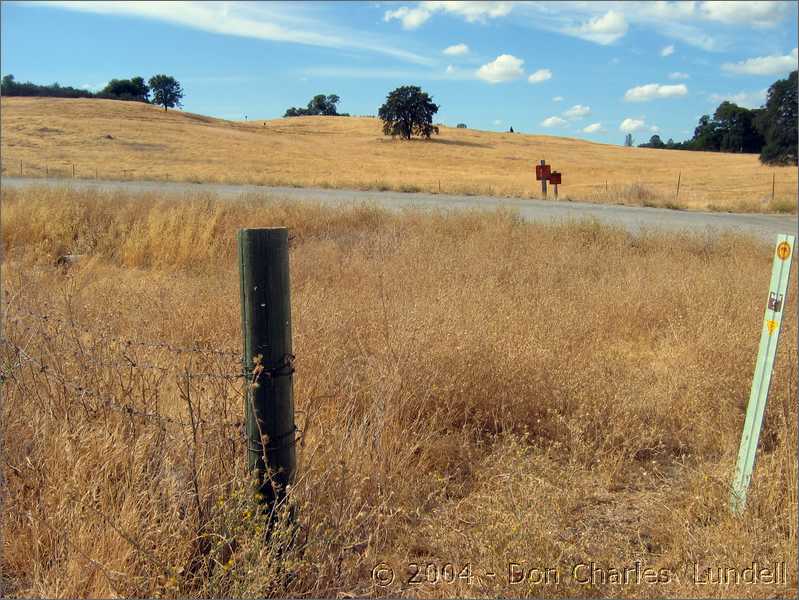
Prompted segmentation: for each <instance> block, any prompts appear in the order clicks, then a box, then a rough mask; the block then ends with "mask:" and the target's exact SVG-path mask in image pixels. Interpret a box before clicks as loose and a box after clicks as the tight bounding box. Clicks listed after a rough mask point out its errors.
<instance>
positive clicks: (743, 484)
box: [730, 235, 794, 514]
mask: <svg viewBox="0 0 799 600" xmlns="http://www.w3.org/2000/svg"><path fill="white" fill-rule="evenodd" d="M793 249H794V236H792V235H779V236H777V245H776V247H775V250H774V266H773V267H772V269H771V283H770V284H769V295H768V301H767V303H766V314H765V317H764V318H763V326H762V329H761V332H760V348H759V350H758V352H757V362H756V363H755V375H754V378H753V379H752V389H751V391H750V393H749V404H748V405H747V408H746V420H745V422H744V429H743V433H742V435H741V447H740V449H739V450H738V463H737V464H736V467H735V480H734V481H733V484H732V493H731V495H730V507H731V509H732V511H733V512H734V513H736V514H740V513H742V512H743V510H744V508H745V507H746V493H747V491H748V490H749V482H750V480H751V478H752V469H753V468H754V464H755V454H756V453H757V442H758V440H759V439H760V429H761V427H762V425H763V414H764V413H765V410H766V402H767V401H768V389H769V385H770V384H771V373H772V371H773V369H774V357H775V356H776V353H777V340H778V339H779V335H780V324H781V323H782V313H783V308H784V307H785V295H786V293H787V289H788V276H789V275H790V272H791V258H792V255H793Z"/></svg>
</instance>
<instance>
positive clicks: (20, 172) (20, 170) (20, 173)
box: [19, 161, 22, 177]
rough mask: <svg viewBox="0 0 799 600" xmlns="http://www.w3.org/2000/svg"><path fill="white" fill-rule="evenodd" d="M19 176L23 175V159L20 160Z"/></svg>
mask: <svg viewBox="0 0 799 600" xmlns="http://www.w3.org/2000/svg"><path fill="white" fill-rule="evenodd" d="M19 176H20V177H22V161H19Z"/></svg>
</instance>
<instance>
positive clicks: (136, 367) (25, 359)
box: [0, 309, 247, 435]
mask: <svg viewBox="0 0 799 600" xmlns="http://www.w3.org/2000/svg"><path fill="white" fill-rule="evenodd" d="M11 324H14V327H13V329H14V331H13V332H6V326H7V325H11ZM3 326H4V329H3V335H2V336H0V347H3V348H5V349H6V351H7V352H8V353H10V355H11V357H10V359H7V360H6V361H4V364H0V382H8V381H10V380H14V381H17V380H18V373H19V371H20V369H22V368H23V367H25V366H27V367H29V368H31V369H32V370H33V371H34V372H37V373H41V374H43V375H44V376H45V377H46V378H50V377H52V378H53V379H54V380H55V381H57V382H58V383H59V384H60V385H62V386H63V387H64V388H66V389H68V390H70V391H71V392H73V393H74V394H76V395H77V399H78V401H79V402H81V404H82V405H83V406H84V408H85V409H86V410H87V411H90V412H93V413H97V412H99V411H101V410H103V409H105V410H110V411H113V412H117V413H120V414H123V415H127V416H131V417H139V418H143V419H147V420H150V421H155V422H157V423H159V425H160V426H161V427H162V428H165V427H166V425H167V424H169V425H177V426H180V427H185V426H187V425H190V423H188V422H184V421H181V420H179V419H176V418H173V417H169V416H166V415H163V414H161V413H159V412H152V411H151V410H142V409H141V408H137V407H136V406H134V405H133V404H132V402H130V401H125V399H124V398H120V396H119V395H118V394H116V393H114V392H112V391H110V390H106V391H100V390H98V389H97V387H96V386H95V387H93V386H92V385H91V384H90V383H87V382H86V381H78V380H76V379H74V378H71V377H69V376H68V375H66V374H65V372H64V371H65V369H64V362H61V363H58V362H56V361H55V360H52V361H50V360H47V359H46V358H44V356H42V354H41V353H39V354H37V352H36V351H35V350H32V349H30V346H36V345H41V344H37V342H38V343H41V342H46V341H51V340H53V341H56V340H58V341H62V340H66V341H67V342H69V341H71V340H70V339H69V338H64V337H63V335H62V334H63V332H64V331H69V330H71V331H75V332H79V333H82V334H85V335H86V336H88V337H90V340H91V341H90V342H85V341H84V343H85V347H84V345H83V344H82V343H81V341H80V340H75V342H76V350H78V352H76V355H79V356H80V358H79V360H78V363H79V364H80V365H81V366H83V367H84V368H85V367H87V366H91V367H96V368H102V369H108V370H110V371H111V372H112V373H113V372H116V373H130V374H133V373H139V374H142V375H143V374H144V373H147V372H150V373H155V374H157V377H158V379H157V380H150V381H148V382H146V385H152V384H155V383H161V382H162V381H163V380H164V378H165V377H168V376H169V375H173V376H174V377H175V380H176V381H177V383H178V385H179V386H180V384H181V382H183V383H185V385H186V389H187V390H188V389H189V388H188V386H189V385H190V382H191V381H193V380H210V381H215V382H217V384H218V385H219V386H220V387H219V388H218V389H219V391H220V392H222V393H223V394H224V395H225V396H228V395H230V396H232V397H234V398H242V397H243V395H244V392H245V386H246V383H247V382H246V375H245V373H244V370H243V367H242V365H241V353H240V352H237V351H235V350H232V349H228V348H224V349H216V348H213V347H208V346H213V344H212V343H211V342H208V341H203V342H192V343H191V345H189V346H179V345H176V344H173V343H171V342H167V341H158V340H144V339H136V338H125V337H119V336H113V335H109V334H108V333H107V332H101V331H97V330H96V329H93V328H91V327H88V326H86V325H83V324H81V323H78V322H76V321H75V320H74V319H69V318H66V317H64V316H61V315H55V314H45V313H36V312H33V311H29V310H25V309H15V314H13V315H4V318H3ZM53 329H54V330H53ZM7 333H13V334H14V335H13V337H14V338H15V339H14V340H12V339H11V338H10V336H9V335H7ZM22 339H25V340H26V341H25V342H22V341H21V340H22ZM100 345H102V347H99V346H100ZM114 345H116V346H117V347H116V348H115V347H114ZM89 346H91V347H90V348H89ZM87 349H88V350H94V351H95V353H97V352H99V353H101V354H100V356H93V355H90V356H87V352H86V350H87ZM137 349H141V350H144V351H147V350H154V351H157V352H163V353H167V354H170V355H174V354H177V355H183V356H189V357H192V358H191V359H190V361H189V364H187V365H182V366H181V365H174V364H171V365H161V364H157V363H156V362H153V361H152V360H147V359H142V358H140V357H138V356H136V352H135V350H137ZM48 352H50V353H52V352H53V350H52V348H50V347H48ZM195 356H196V357H198V360H199V361H201V362H203V363H205V362H206V361H207V360H208V358H209V357H213V358H215V359H217V360H219V361H222V363H223V365H224V366H223V365H220V368H219V369H217V370H214V369H209V368H207V366H206V368H204V369H203V370H194V369H192V368H191V361H192V360H193V357H195ZM234 358H235V359H237V360H238V362H239V364H238V365H237V368H236V369H235V370H234V369H232V368H230V367H231V366H232V365H230V364H229V363H230V362H232V360H231V359H234ZM224 363H228V364H227V365H225V364H224ZM126 383H127V385H129V386H130V389H131V390H132V389H133V386H134V383H133V380H132V378H131V381H128V382H126ZM141 383H142V381H141V380H139V381H138V382H137V383H136V385H139V384H141ZM120 384H121V385H123V389H124V385H125V384H123V383H122V380H121V379H120ZM230 396H228V397H230ZM88 399H91V400H93V401H94V403H93V404H94V405H93V406H91V407H89V406H88V405H87V404H86V400H88ZM195 423H196V424H197V425H202V426H205V427H207V428H213V427H218V428H223V429H238V430H239V431H240V433H241V434H242V435H243V421H241V420H239V421H237V422H234V423H230V422H225V421H224V420H222V419H219V418H215V419H213V420H209V419H205V418H200V419H195Z"/></svg>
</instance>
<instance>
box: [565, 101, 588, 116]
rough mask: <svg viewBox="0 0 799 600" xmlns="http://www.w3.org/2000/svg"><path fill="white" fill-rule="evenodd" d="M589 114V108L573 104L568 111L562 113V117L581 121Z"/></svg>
mask: <svg viewBox="0 0 799 600" xmlns="http://www.w3.org/2000/svg"><path fill="white" fill-rule="evenodd" d="M590 114H591V107H590V106H583V105H582V104H575V105H574V106H572V107H571V108H570V109H568V110H565V111H563V116H564V117H566V118H567V119H582V118H583V117H585V116H588V115H590Z"/></svg>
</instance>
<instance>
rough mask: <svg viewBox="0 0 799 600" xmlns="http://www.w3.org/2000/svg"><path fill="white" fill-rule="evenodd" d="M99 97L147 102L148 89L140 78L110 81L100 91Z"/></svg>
mask: <svg viewBox="0 0 799 600" xmlns="http://www.w3.org/2000/svg"><path fill="white" fill-rule="evenodd" d="M99 95H100V96H106V97H110V98H116V99H119V100H138V101H139V102H149V100H150V88H149V87H148V86H147V84H146V83H144V79H142V78H141V77H132V78H130V79H112V80H111V81H109V82H108V84H107V85H106V86H105V87H104V88H103V89H102V91H101V92H100V94H99Z"/></svg>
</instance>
